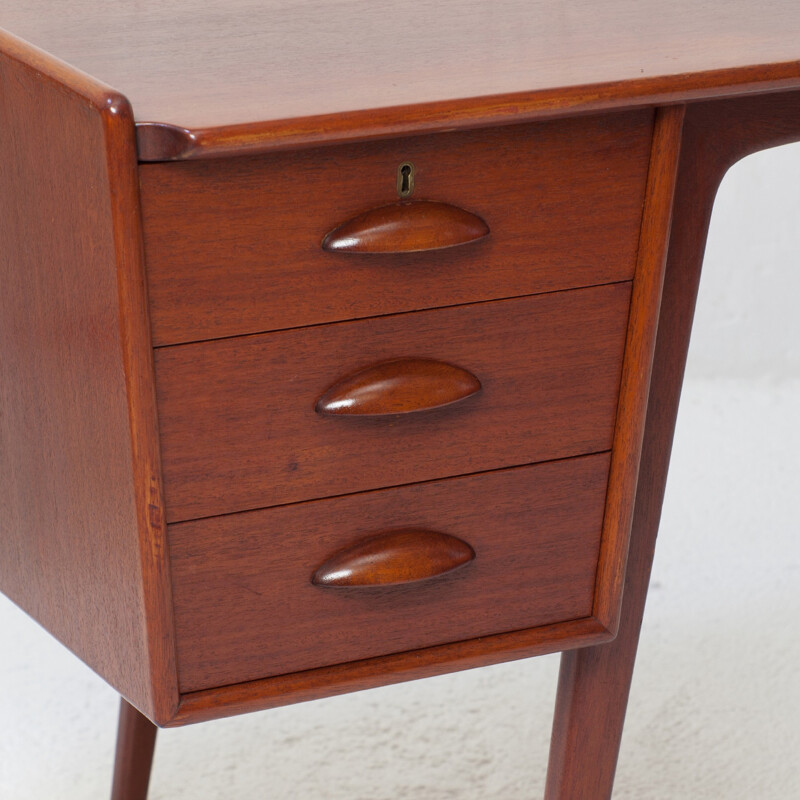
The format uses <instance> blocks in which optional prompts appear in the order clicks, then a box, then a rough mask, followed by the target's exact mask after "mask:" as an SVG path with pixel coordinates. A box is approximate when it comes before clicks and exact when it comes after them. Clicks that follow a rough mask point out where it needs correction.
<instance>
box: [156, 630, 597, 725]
mask: <svg viewBox="0 0 800 800" xmlns="http://www.w3.org/2000/svg"><path fill="white" fill-rule="evenodd" d="M611 638H612V636H611V634H610V633H609V632H608V630H606V628H604V627H603V626H602V625H601V624H600V623H599V622H598V621H597V620H596V619H595V618H594V617H585V618H583V619H579V620H573V621H571V622H559V623H556V624H554V625H543V626H541V627H538V628H528V629H526V630H522V631H512V632H511V633H498V634H494V635H492V636H483V637H481V638H480V639H467V640H466V641H463V642H452V643H450V644H443V645H437V646H435V647H426V648H424V649H422V650H413V651H411V652H407V653H397V654H395V655H389V656H379V657H377V658H368V659H365V660H363V661H353V662H350V663H348V664H337V665H335V666H332V667H321V668H319V669H310V670H306V671H304V672H295V673H292V674H290V675H280V676H278V677H275V678H264V679H262V680H257V681H247V682H245V683H237V684H233V685H230V686H221V687H219V688H216V689H206V690H201V691H198V692H188V693H186V694H183V695H181V704H180V707H179V708H178V713H177V714H176V715H175V717H174V719H172V720H171V721H170V722H168V723H167V724H166V726H165V727H178V726H181V725H188V724H190V723H195V722H203V721H205V720H211V719H219V718H221V717H229V716H232V715H233V714H245V713H250V712H253V711H261V710H264V709H268V708H277V707H279V706H285V705H288V704H290V703H303V702H307V701H309V700H318V699H320V698H323V697H334V696H336V695H341V694H345V693H347V692H357V691H361V690H363V689H371V688H374V687H376V686H386V685H389V684H393V683H400V682H402V681H410V680H417V679H419V678H429V677H432V676H434V675H443V674H445V673H448V672H455V671H457V670H462V669H472V668H474V667H483V666H487V665H489V664H499V663H502V662H504V661H512V660H514V659H518V658H531V657H533V656H540V655H545V654H546V653H554V652H557V651H559V650H569V649H570V648H575V647H581V646H583V647H585V646H588V645H592V644H598V643H600V642H607V641H608V640H609V639H611Z"/></svg>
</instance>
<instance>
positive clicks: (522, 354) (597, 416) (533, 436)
mask: <svg viewBox="0 0 800 800" xmlns="http://www.w3.org/2000/svg"><path fill="white" fill-rule="evenodd" d="M629 298H630V284H628V283H620V284H614V285H611V286H603V287H596V288H592V289H580V290H577V291H574V292H557V293H554V294H548V295H537V296H535V297H526V298H519V299H515V300H504V301H498V302H494V303H479V304H476V305H471V306H460V307H457V308H448V309H437V310H435V311H420V312H416V313H414V314H402V315H397V316H393V317H381V318H378V319H372V320H362V321H359V322H347V323H339V324H336V325H328V326H320V327H316V328H307V329H304V330H298V331H286V332H282V333H272V334H264V335H261V336H250V337H245V338H240V339H230V340H224V341H213V342H204V343H201V344H193V345H183V346H181V347H171V348H162V349H160V350H158V351H156V374H157V381H156V386H157V392H158V404H159V416H160V419H161V443H162V451H163V465H164V480H165V491H166V496H167V516H168V520H169V521H171V522H176V521H178V520H182V519H192V518H197V517H206V516H211V515H213V514H224V513H228V512H233V511H241V510H245V509H249V508H258V507H264V506H270V505H275V504H277V503H288V502H294V501H300V500H306V499H311V498H316V497H324V496H331V495H336V494H344V493H347V492H355V491H361V490H365V489H373V488H378V487H380V486H392V485H398V484H402V483H411V482H414V481H421V480H431V479H435V478H441V477H444V476H447V475H458V474H466V473H471V472H478V471H481V470H487V469H496V468H499V467H506V466H513V465H516V464H527V463H530V462H533V461H543V460H548V459H554V458H563V457H566V456H574V455H582V454H584V453H591V452H598V451H601V450H608V449H609V448H610V446H611V440H612V436H613V428H614V416H615V411H616V404H617V395H618V392H619V379H620V372H621V366H622V352H623V345H624V340H625V329H626V323H627V317H628V305H629ZM408 354H413V356H414V357H420V358H434V359H437V360H442V361H446V362H449V363H451V364H459V365H460V366H462V367H463V368H465V369H468V370H469V371H470V372H472V373H473V374H474V375H479V376H480V379H481V383H482V389H481V391H480V392H479V393H478V394H475V395H474V396H473V397H471V398H470V399H469V400H468V401H465V402H463V403H455V404H452V405H450V406H446V407H444V408H441V409H438V410H434V411H430V412H428V413H425V414H405V415H403V416H401V417H374V418H364V419H359V420H355V419H352V418H342V417H328V416H322V415H320V414H317V413H315V411H314V403H315V401H316V399H317V398H318V397H319V395H320V393H321V391H323V390H324V389H325V388H326V387H328V386H330V385H331V384H332V383H333V382H334V380H336V379H337V378H338V377H339V376H341V375H343V374H347V373H348V372H352V371H353V370H354V369H356V370H357V369H359V368H360V367H362V366H366V365H368V364H374V363H375V362H379V361H382V360H384V359H390V358H394V357H398V356H404V355H408Z"/></svg>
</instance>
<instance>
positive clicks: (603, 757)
mask: <svg viewBox="0 0 800 800" xmlns="http://www.w3.org/2000/svg"><path fill="white" fill-rule="evenodd" d="M798 120H800V93H796V92H795V93H787V94H779V95H772V96H763V97H748V98H741V99H734V100H723V101H717V102H709V103H703V104H698V105H695V106H689V107H688V109H687V112H686V121H685V123H684V129H683V142H682V147H681V159H680V164H679V169H678V178H677V185H676V191H675V202H674V214H673V224H672V233H671V237H670V244H669V251H668V259H667V269H666V273H665V280H664V291H663V298H662V303H661V309H660V313H659V318H658V329H657V339H656V349H655V357H654V361H653V371H652V378H651V385H650V394H649V402H648V409H647V417H646V423H645V432H644V446H643V450H642V457H641V466H640V470H639V473H640V478H639V482H638V486H637V490H636V501H635V506H634V517H633V527H632V535H631V545H630V554H629V557H628V568H627V574H626V579H625V589H624V602H623V606H622V616H621V621H620V625H619V632H618V635H617V638H616V639H615V640H614V642H612V643H609V644H605V645H603V646H600V647H589V648H585V649H582V650H575V651H572V652H569V653H565V654H564V655H563V656H562V661H561V674H560V677H559V688H558V698H557V703H556V716H555V723H554V728H553V739H552V743H551V754H550V765H549V769H548V780H547V794H546V796H547V800H567V798H570V800H571V799H572V798H576V797H581V798H583V797H591V798H598V800H604V798H609V797H610V796H611V791H612V786H613V782H614V772H615V768H616V762H617V754H618V752H619V743H620V738H621V735H622V727H623V723H624V719H625V709H626V706H627V701H628V693H629V690H630V681H631V677H632V675H633V666H634V660H635V657H636V648H637V644H638V640H639V631H640V628H641V621H642V614H643V611H644V605H645V599H646V596H647V587H648V582H649V576H650V569H651V566H652V561H653V552H654V548H655V542H656V535H657V531H658V523H659V519H660V515H661V506H662V502H663V498H664V487H665V484H666V477H667V469H668V466H669V457H670V452H671V448H672V438H673V433H674V428H675V419H676V415H677V410H678V400H679V397H680V390H681V384H682V381H683V371H684V367H685V363H686V353H687V350H688V346H689V335H690V332H691V326H692V317H693V314H694V305H695V299H696V296H697V287H698V282H699V278H700V267H701V264H702V258H703V250H704V247H705V240H706V233H707V230H708V222H709V219H710V216H711V207H712V205H713V200H714V196H715V194H716V191H717V187H718V185H719V182H720V180H721V179H722V176H723V175H724V174H725V172H726V171H727V169H728V167H730V165H731V164H733V163H734V162H735V161H737V160H738V159H740V158H742V157H743V156H745V155H747V154H748V153H751V152H754V151H756V150H760V149H764V148H767V147H773V146H776V145H780V144H786V143H788V142H792V141H798V140H800V122H798Z"/></svg>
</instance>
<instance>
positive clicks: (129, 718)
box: [111, 698, 158, 800]
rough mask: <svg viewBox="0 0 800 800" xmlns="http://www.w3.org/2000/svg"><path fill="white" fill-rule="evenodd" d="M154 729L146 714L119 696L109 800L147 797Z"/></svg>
mask: <svg viewBox="0 0 800 800" xmlns="http://www.w3.org/2000/svg"><path fill="white" fill-rule="evenodd" d="M157 732H158V728H156V726H155V725H153V723H152V722H150V720H149V719H147V717H145V716H144V715H143V714H140V713H139V712H138V711H137V710H136V709H135V708H134V707H133V706H132V705H130V703H128V702H127V701H126V700H125V699H124V698H121V699H120V704H119V727H118V729H117V751H116V755H115V757H114V780H113V784H112V787H111V800H147V788H148V785H149V783H150V770H151V768H152V766H153V751H154V750H155V746H156V733H157Z"/></svg>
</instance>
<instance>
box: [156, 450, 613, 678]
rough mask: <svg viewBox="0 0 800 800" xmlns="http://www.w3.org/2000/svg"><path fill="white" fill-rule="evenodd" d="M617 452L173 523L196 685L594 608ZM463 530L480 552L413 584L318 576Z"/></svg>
mask: <svg viewBox="0 0 800 800" xmlns="http://www.w3.org/2000/svg"><path fill="white" fill-rule="evenodd" d="M608 465H609V456H608V454H600V455H595V456H587V457H584V458H577V459H569V460H566V461H558V462H550V463H547V464H538V465H534V466H525V467H518V468H516V469H510V470H499V471H497V472H491V473H486V474H482V475H470V476H467V477H461V478H451V479H448V480H443V481H435V482H432V483H423V484H417V485H414V486H406V487H402V488H398V489H384V490H381V491H377V492H368V493H365V494H360V495H349V496H347V497H338V498H332V499H328V500H318V501H315V502H310V503H301V504H299V505H292V506H282V507H280V508H272V509H267V510H264V511H254V512H249V513H243V514H233V515H229V516H225V517H218V518H213V519H205V520H198V521H193V522H186V523H181V524H177V525H173V526H171V527H170V530H169V537H170V556H171V562H172V570H173V582H172V585H173V593H174V608H175V628H176V636H177V648H178V651H177V652H178V664H179V665H180V667H179V669H180V685H181V691H184V692H187V691H193V690H196V689H203V688H209V687H214V686H222V685H227V684H233V683H239V682H240V681H248V680H254V679H257V678H262V677H267V676H272V675H280V674H286V673H290V672H296V671H299V670H305V669H312V668H314V667H319V666H324V665H329V664H337V663H344V662H349V661H354V660H358V659H363V658H370V657H372V656H378V655H383V654H388V653H396V652H403V651H406V650H412V649H417V648H422V647H428V646H432V645H436V644H443V643H446V642H454V641H461V640H465V639H470V638H474V637H478V636H486V635H489V634H493V633H502V632H507V631H513V630H522V629H526V628H531V627H537V626H540V625H548V624H550V623H555V622H560V621H566V620H573V619H580V618H583V617H587V616H589V615H590V614H591V611H592V601H593V595H594V584H595V571H596V566H597V558H598V551H599V545H600V532H601V526H602V521H603V507H604V502H605V493H606V484H607V480H608ZM398 528H413V529H418V530H424V531H435V532H440V533H444V534H447V535H449V536H454V537H457V538H458V539H460V540H461V541H463V542H464V543H466V544H468V545H469V546H470V547H471V548H472V550H473V552H474V555H475V557H474V559H473V560H472V561H469V562H468V563H466V564H465V565H464V566H461V567H459V568H458V569H455V570H453V571H452V572H448V573H446V574H441V575H438V576H437V577H432V578H428V579H426V580H420V581H417V582H414V583H408V584H404V585H393V586H373V587H369V588H363V587H360V588H350V587H344V588H343V587H331V586H318V585H314V584H312V583H311V577H312V575H313V574H314V572H315V570H316V569H317V568H318V567H319V566H320V565H322V564H324V563H325V562H326V561H327V560H328V559H330V558H331V556H332V555H335V554H337V553H338V552H340V551H341V550H342V549H346V548H348V547H349V546H351V545H353V544H354V543H359V542H362V541H363V540H364V539H368V538H370V537H371V536H372V535H373V534H374V533H375V532H379V531H387V530H390V531H391V530H396V529H398Z"/></svg>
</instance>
